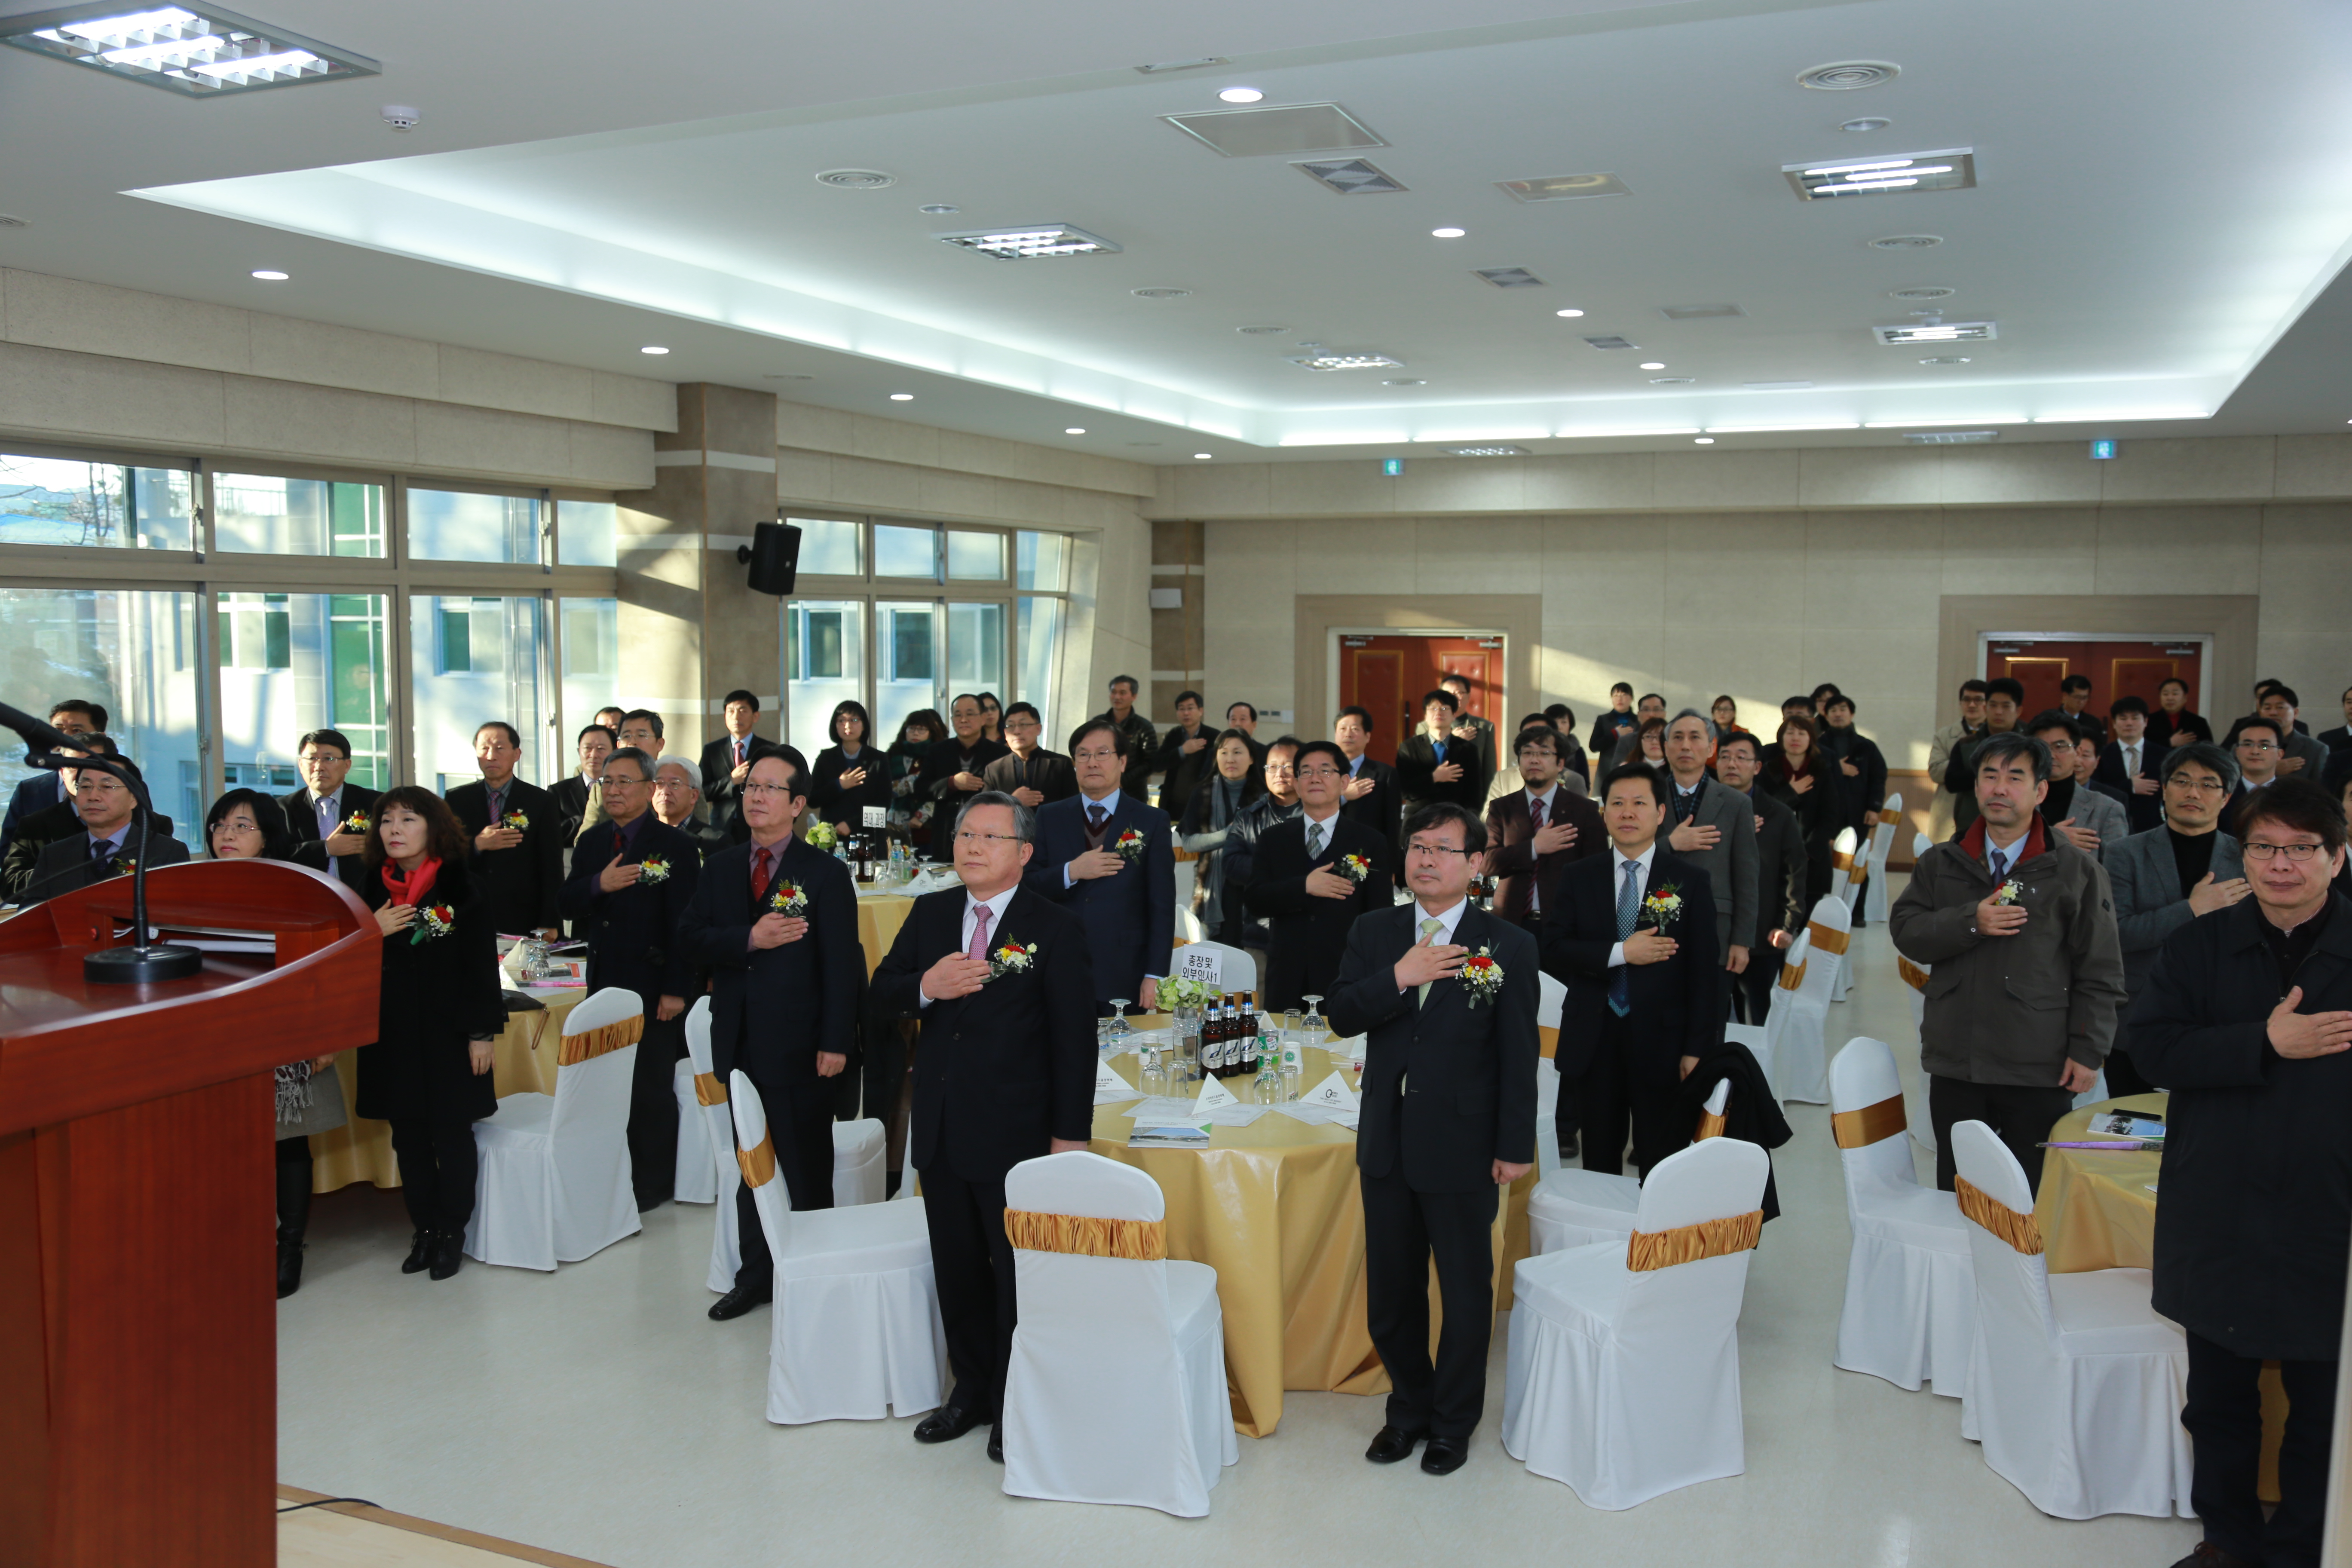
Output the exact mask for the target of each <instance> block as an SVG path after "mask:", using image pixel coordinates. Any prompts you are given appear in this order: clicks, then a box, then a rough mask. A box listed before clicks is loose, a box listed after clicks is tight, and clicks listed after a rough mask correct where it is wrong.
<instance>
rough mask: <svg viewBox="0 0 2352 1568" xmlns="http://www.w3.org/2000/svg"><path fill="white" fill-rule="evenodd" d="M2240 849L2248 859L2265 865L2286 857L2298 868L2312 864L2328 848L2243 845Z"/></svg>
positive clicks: (2318, 846)
mask: <svg viewBox="0 0 2352 1568" xmlns="http://www.w3.org/2000/svg"><path fill="white" fill-rule="evenodd" d="M2238 847H2239V848H2240V849H2241V850H2242V851H2243V852H2244V854H2245V857H2246V858H2247V859H2249V860H2255V861H2260V862H2262V863H2263V864H2264V865H2268V864H2269V863H2270V862H2271V861H2273V860H2275V859H2277V858H2279V857H2280V856H2282V855H2284V856H2285V857H2286V858H2288V859H2289V860H2291V861H2293V862H2294V864H2296V865H2298V866H2307V865H2309V864H2310V863H2311V858H2312V857H2313V856H2315V855H2316V854H2318V853H2319V852H2320V851H2321V850H2322V849H2325V848H2326V845H2324V844H2242V845H2240V846H2238Z"/></svg>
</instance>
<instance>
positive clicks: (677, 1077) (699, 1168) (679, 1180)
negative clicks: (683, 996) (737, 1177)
mask: <svg viewBox="0 0 2352 1568" xmlns="http://www.w3.org/2000/svg"><path fill="white" fill-rule="evenodd" d="M696 1000H697V1001H700V1000H701V998H699V997H697V998H696ZM669 1088H670V1093H671V1095H672V1096H674V1097H675V1098H676V1099H677V1172H676V1173H675V1174H674V1175H673V1176H672V1177H671V1179H670V1193H669V1195H670V1196H671V1197H672V1198H674V1199H676V1200H677V1202H679V1203H682V1204H708V1203H716V1202H718V1201H719V1184H718V1182H717V1181H716V1179H715V1177H714V1173H713V1171H712V1167H711V1163H710V1119H709V1117H707V1116H705V1115H704V1114H703V1113H702V1100H701V1099H700V1097H699V1096H698V1095H697V1094H696V1093H695V1092H694V1058H691V1057H680V1058H677V1068H675V1069H674V1070H673V1071H672V1072H671V1073H670V1082H669Z"/></svg>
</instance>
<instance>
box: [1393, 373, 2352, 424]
mask: <svg viewBox="0 0 2352 1568" xmlns="http://www.w3.org/2000/svg"><path fill="white" fill-rule="evenodd" d="M1428 384H1429V383H1427V382H1425V381H1415V380H1410V379H1399V380H1396V381H1384V382H1382V383H1381V385H1382V386H1427V385H1428ZM2345 423H2346V424H2347V425H2352V419H2347V420H2346V421H2345Z"/></svg>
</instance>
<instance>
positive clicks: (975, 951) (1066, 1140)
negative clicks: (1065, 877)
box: [853, 724, 1174, 1460]
mask: <svg viewBox="0 0 2352 1568" xmlns="http://www.w3.org/2000/svg"><path fill="white" fill-rule="evenodd" d="M1120 739H1121V737H1120V736H1119V733H1118V730H1117V729H1115V728H1112V727H1111V726H1109V725H1108V724H1104V725H1102V727H1101V728H1097V726H1096V725H1094V724H1088V725H1087V726H1086V727H1085V728H1084V729H1082V730H1080V731H1078V740H1077V742H1076V745H1077V749H1078V751H1079V752H1080V754H1081V755H1083V754H1084V753H1085V752H1086V751H1087V749H1088V748H1089V747H1097V765H1098V767H1099V766H1100V765H1102V764H1101V763H1100V759H1101V756H1102V755H1103V754H1105V753H1107V754H1108V766H1109V767H1110V768H1111V769H1112V770H1113V771H1112V773H1111V779H1110V782H1111V784H1112V786H1113V787H1114V788H1115V787H1116V784H1117V773H1116V768H1117V764H1118V751H1117V742H1119V741H1120ZM1097 742H1100V744H1099V746H1097ZM1085 772H1086V769H1085V765H1084V764H1081V769H1080V773H1081V777H1082V778H1083V777H1084V776H1085ZM1138 804H1139V805H1140V803H1138ZM1144 809H1146V810H1149V809H1150V807H1145V808H1144ZM1161 821H1162V827H1163V839H1162V853H1165V838H1164V829H1165V822H1166V819H1165V818H1162V819H1161ZM1036 837H1037V825H1036V818H1035V816H1034V815H1033V814H1032V813H1031V812H1030V810H1029V808H1028V807H1027V806H1024V805H1022V804H1021V803H1020V802H1018V801H1016V800H1014V799H1013V797H1012V796H1010V795H1001V794H998V793H997V792H995V791H993V790H991V791H986V792H984V793H982V794H981V795H977V796H975V797H974V798H973V799H972V800H971V801H970V802H968V803H967V804H966V805H964V808H963V812H962V816H961V818H960V819H959V820H958V821H957V823H956V825H955V831H954V834H953V836H952V837H951V839H950V843H951V844H952V846H953V854H954V857H955V868H956V876H957V877H958V878H959V879H961V881H962V883H963V886H961V888H954V889H949V890H947V891H945V892H938V893H926V894H924V895H923V896H922V897H921V898H919V899H917V900H915V907H914V908H913V909H912V910H909V911H908V915H907V923H906V924H905V925H903V926H900V927H899V928H898V939H897V940H896V941H895V942H892V943H891V944H890V952H889V956H888V957H887V958H885V959H883V961H882V963H881V965H880V966H879V967H878V968H877V969H876V970H875V972H874V1009H875V1012H876V1014H877V1016H881V1017H885V1018H893V1019H902V1020H913V1019H919V1020H921V1022H922V1034H921V1037H919V1040H918V1042H917V1045H916V1048H915V1115H914V1126H913V1129H912V1131H911V1132H910V1134H909V1137H908V1145H907V1155H908V1159H909V1160H911V1161H912V1162H913V1163H914V1165H915V1168H916V1169H917V1170H919V1171H920V1172H921V1173H922V1177H923V1217H924V1220H925V1223H926V1224H927V1225H928V1226H929V1231H930V1237H931V1269H932V1273H933V1276H934V1277H935V1279H937V1282H938V1285H939V1294H940V1321H941V1324H942V1326H943V1327H944V1328H945V1330H946V1332H947V1342H948V1364H949V1366H950V1368H951V1369H952V1370H953V1372H954V1373H955V1387H954V1388H953V1389H952V1390H951V1391H950V1393H949V1394H948V1397H947V1403H946V1404H944V1405H940V1407H939V1408H938V1409H937V1410H934V1411H933V1412H931V1413H930V1414H929V1415H926V1416H925V1417H923V1419H922V1420H921V1421H919V1422H918V1423H917V1424H916V1426H915V1441H917V1442H919V1443H947V1442H952V1441H953V1440H954V1439H956V1438H958V1437H961V1436H963V1435H964V1434H965V1433H967V1432H969V1431H971V1429H972V1428H973V1427H975V1426H980V1425H982V1423H987V1424H988V1425H989V1427H990V1430H989V1435H988V1457H989V1458H992V1459H997V1460H1002V1459H1003V1458H1004V1445H1003V1429H1002V1428H1001V1427H999V1426H997V1425H996V1420H997V1412H998V1409H999V1401H1000V1400H1001V1398H1002V1397H1003V1392H1004V1371H1005V1367H1006V1365H1007V1364H1008V1363H1010V1361H1011V1359H1012V1353H1013V1326H1014V1323H1015V1321H1016V1320H1017V1316H1018V1313H1017V1306H1018V1303H1017V1300H1016V1299H1015V1295H1014V1291H1013V1242H1012V1238H1011V1237H1008V1236H1007V1235H1006V1234H1005V1215H1004V1177H1005V1173H1007V1172H1008V1171H1010V1170H1012V1169H1013V1166H1015V1165H1017V1164H1019V1163H1021V1162H1023V1161H1024V1160H1034V1159H1036V1158H1038V1157H1039V1156H1041V1155H1045V1154H1060V1153H1065V1152H1069V1151H1072V1150H1081V1149H1084V1148H1085V1147H1086V1146H1087V1139H1088V1138H1090V1137H1091V1136H1092V1135H1093V1132H1094V1114H1095V1113H1094V1071H1095V1062H1096V1060H1097V1058H1096V1056H1095V1031H1094V1017H1095V1003H1094V996H1095V994H1097V992H1099V991H1100V990H1101V986H1100V984H1099V983H1098V982H1097V980H1096V979H1095V977H1094V975H1093V973H1092V958H1091V955H1090V953H1089V947H1090V945H1091V944H1090V943H1089V942H1087V932H1086V931H1084V930H1083V929H1082V928H1081V924H1080V918H1079V917H1078V916H1076V915H1075V914H1074V913H1073V912H1072V911H1071V910H1067V909H1065V908H1062V907H1060V906H1059V905H1057V904H1055V902H1054V900H1051V899H1049V898H1045V897H1043V896H1041V895H1040V893H1039V892H1038V890H1037V883H1036V879H1034V877H1033V878H1030V879H1026V880H1024V876H1023V873H1024V870H1031V869H1034V861H1035V860H1036V859H1038V858H1042V857H1039V856H1037V855H1036V847H1035V839H1036ZM1166 907H1167V908H1169V909H1171V910H1172V909H1173V907H1174V899H1173V895H1172V894H1171V897H1170V900H1169V902H1168V904H1167V906H1166ZM853 914H854V911H853ZM1162 951H1163V952H1164V951H1166V949H1165V947H1164V945H1163V947H1162ZM1012 1085H1019V1086H1024V1087H1022V1089H1020V1090H1019V1091H1018V1092H1015V1093H1008V1092H1006V1089H1007V1086H1012Z"/></svg>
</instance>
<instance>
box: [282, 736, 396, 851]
mask: <svg viewBox="0 0 2352 1568" xmlns="http://www.w3.org/2000/svg"><path fill="white" fill-rule="evenodd" d="M294 761H295V765H296V766H298V767H299V768H300V769H301V770H302V778H303V783H304V787H303V788H301V789H298V790H296V791H295V792H294V793H293V794H291V795H279V796H278V805H282V806H284V807H285V808H286V826H289V827H290V828H292V829H293V830H294V858H295V859H296V860H297V861H299V862H300V863H301V864H302V865H305V866H308V867H310V869H312V870H313V871H324V872H326V873H327V874H328V875H330V876H331V877H334V878H336V879H339V880H340V881H341V883H342V884H343V886H345V887H347V888H350V889H353V890H355V891H356V890H357V889H358V888H359V885H360V879H361V878H362V876H364V875H365V874H366V871H365V868H364V867H362V865H361V864H360V852H361V851H362V850H363V849H365V848H366V847H367V825H368V824H369V823H370V822H371V821H373V819H374V816H375V797H376V794H377V792H376V791H374V790H372V789H369V788H368V787H367V786H366V785H364V784H347V783H345V782H344V780H345V779H346V777H347V776H348V775H349V774H350V773H351V771H352V743H351V742H350V741H348V740H346V739H345V738H344V737H343V733H342V731H340V730H313V731H310V733H309V734H307V735H305V736H303V737H302V742H301V744H300V746H299V747H298V748H297V749H296V752H295V757H294ZM354 823H356V824H357V826H353V824H354Z"/></svg>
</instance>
